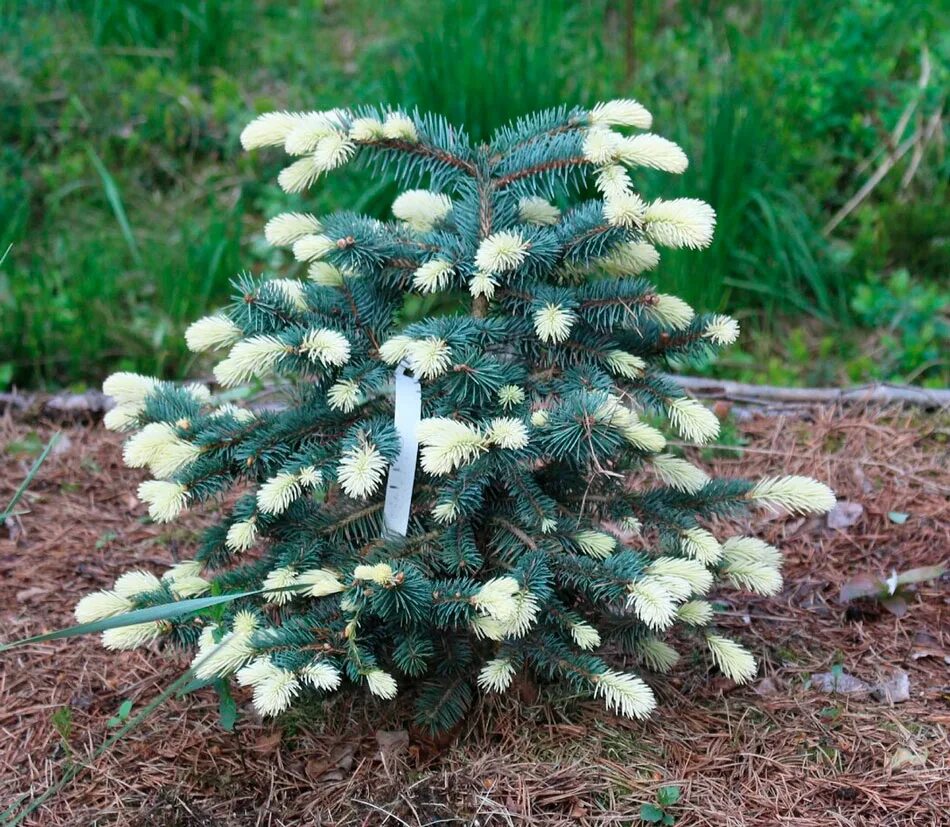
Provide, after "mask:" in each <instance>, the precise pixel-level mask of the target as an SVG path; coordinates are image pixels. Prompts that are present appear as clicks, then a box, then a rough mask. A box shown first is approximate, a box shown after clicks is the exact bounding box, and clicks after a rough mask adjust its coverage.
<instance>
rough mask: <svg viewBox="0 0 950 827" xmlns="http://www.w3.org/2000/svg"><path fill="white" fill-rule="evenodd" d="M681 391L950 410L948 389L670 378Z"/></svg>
mask: <svg viewBox="0 0 950 827" xmlns="http://www.w3.org/2000/svg"><path fill="white" fill-rule="evenodd" d="M668 378H669V379H670V380H671V381H673V382H676V383H677V384H678V385H680V386H681V387H682V388H683V389H684V390H687V391H689V392H690V393H691V394H693V395H695V396H701V397H706V398H711V399H724V400H727V401H731V402H748V403H752V404H760V405H765V404H775V403H780V404H787V405H818V404H831V403H836V402H838V403H846V404H867V403H875V404H891V403H899V404H902V405H914V406H917V407H921V408H950V389H939V390H938V389H935V388H934V389H931V388H917V387H913V386H911V385H896V384H889V383H883V382H875V383H872V384H868V385H861V386H859V387H854V388H784V387H776V386H773V385H751V384H746V383H743V382H732V381H729V380H727V379H707V378H705V377H701V376H669V377H668Z"/></svg>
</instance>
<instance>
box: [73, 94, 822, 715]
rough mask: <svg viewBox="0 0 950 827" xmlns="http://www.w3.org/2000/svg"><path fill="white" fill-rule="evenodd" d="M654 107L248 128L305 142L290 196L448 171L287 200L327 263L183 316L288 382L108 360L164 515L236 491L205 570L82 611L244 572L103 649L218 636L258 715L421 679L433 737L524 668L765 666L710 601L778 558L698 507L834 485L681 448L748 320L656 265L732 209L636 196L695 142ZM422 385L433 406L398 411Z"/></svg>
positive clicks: (227, 364)
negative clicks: (436, 301)
mask: <svg viewBox="0 0 950 827" xmlns="http://www.w3.org/2000/svg"><path fill="white" fill-rule="evenodd" d="M650 125H651V116H650V114H649V113H648V112H647V111H646V110H645V109H644V108H643V107H642V106H641V105H640V104H638V103H636V102H634V101H630V100H617V101H612V102H609V103H605V104H600V105H598V106H596V107H594V108H593V109H592V110H589V111H588V110H585V109H579V108H575V109H567V108H560V109H554V110H550V111H545V112H540V113H536V114H533V115H530V116H528V117H525V118H523V119H522V120H519V121H517V122H516V123H513V124H511V125H510V126H507V127H505V128H503V129H501V130H500V131H499V132H498V133H497V134H496V135H495V137H494V139H493V140H492V141H491V143H489V144H487V145H473V144H472V143H471V142H470V141H469V139H468V138H467V136H466V134H465V132H464V131H463V130H462V129H461V128H459V127H457V126H453V125H451V124H449V123H447V122H446V121H445V120H444V119H442V118H440V117H438V116H436V115H419V114H416V113H414V114H408V113H405V112H401V111H397V110H393V111H390V110H386V111H383V110H380V109H374V108H358V109H354V110H349V109H338V110H333V111H329V112H308V113H301V114H296V113H284V112H276V113H271V114H267V115H263V116H261V117H259V118H257V120H255V121H254V122H253V123H251V124H250V125H249V126H248V127H247V129H245V131H244V133H243V135H242V141H243V144H244V146H245V147H246V148H248V149H257V148H262V147H274V146H282V147H283V148H284V150H285V151H286V152H287V153H288V154H290V155H291V156H294V157H295V159H296V160H294V161H293V162H292V163H291V164H290V166H288V167H287V168H286V169H284V170H283V172H282V173H281V174H280V177H279V181H280V184H281V186H282V187H283V188H284V190H286V191H287V192H290V193H296V192H300V191H303V190H305V189H307V188H308V187H310V186H311V185H313V184H315V183H316V182H317V181H318V179H319V178H321V177H322V176H323V175H324V174H325V173H327V172H329V171H330V170H333V169H335V168H337V167H340V166H342V165H344V164H347V163H354V162H357V163H361V164H368V165H369V166H371V167H372V168H374V169H377V170H378V171H379V172H380V174H383V173H386V174H391V175H394V176H395V177H396V179H397V180H398V181H399V182H400V183H401V184H402V185H403V186H405V187H418V186H422V185H424V186H425V187H427V188H426V189H407V190H406V191H405V192H403V193H402V194H401V195H400V196H399V197H398V198H397V199H396V201H395V202H394V204H393V207H392V211H393V215H394V220H392V221H387V222H383V221H377V220H376V219H372V218H368V217H365V216H362V215H358V214H356V213H353V212H348V211H340V212H335V213H332V214H330V215H324V216H314V215H311V214H309V213H297V212H293V213H285V214H283V215H278V216H277V217H276V218H273V219H272V220H271V221H270V222H268V224H267V226H266V228H265V235H266V237H267V239H268V241H269V242H270V243H271V244H273V245H276V246H279V247H287V248H290V249H291V250H292V252H293V256H294V258H295V259H296V260H297V261H299V262H304V263H305V265H306V268H307V269H306V276H307V277H306V278H305V279H296V278H295V279H287V278H267V277H262V278H258V277H253V276H250V275H244V276H241V277H239V278H238V279H237V280H236V281H235V282H234V298H233V301H232V303H231V304H230V305H229V306H228V307H227V308H226V309H225V310H224V311H222V312H221V313H219V314H217V315H214V316H211V317H209V318H205V319H202V320H200V321H197V322H195V323H194V324H193V325H192V326H191V327H190V328H189V329H188V332H187V341H188V345H189V346H190V347H191V349H192V350H195V351H209V350H217V351H221V353H222V355H223V358H221V360H220V361H219V362H218V363H217V366H216V367H215V369H214V374H215V378H216V380H217V383H218V384H219V385H220V386H221V387H222V388H233V387H235V386H238V385H242V384H245V383H249V382H252V381H258V380H260V381H263V382H264V383H266V385H267V387H269V388H273V390H274V391H275V392H276V393H277V395H276V396H275V395H274V393H272V394H271V395H270V397H269V401H270V402H271V403H273V402H274V401H279V404H269V405H268V406H267V407H259V408H256V409H253V410H252V409H248V408H246V407H237V406H235V405H234V404H232V403H230V402H220V401H218V400H216V398H215V397H214V396H213V395H212V394H211V392H210V391H209V389H208V388H206V387H204V386H201V385H185V386H177V385H173V384H170V383H166V382H161V381H157V380H154V379H150V378H147V377H142V376H138V375H134V374H128V373H120V374H115V375H114V376H112V377H110V378H109V379H108V380H107V381H106V383H105V386H104V389H105V392H106V393H107V394H108V395H110V396H112V397H113V398H114V399H115V401H116V403H117V404H116V407H115V408H114V409H113V410H112V411H110V412H109V414H108V416H107V423H106V424H107V425H108V426H109V427H111V428H114V429H117V430H121V431H127V432H130V433H131V434H132V435H131V436H130V438H129V439H128V441H127V442H126V444H125V454H124V455H125V460H126V462H127V463H128V464H129V465H130V466H132V467H134V468H140V467H147V468H148V469H149V470H150V472H151V474H152V475H153V476H154V479H152V480H149V481H146V482H143V483H142V484H141V486H140V487H139V496H140V498H141V499H142V500H143V501H144V502H146V503H147V504H148V506H149V513H150V515H151V517H152V518H153V519H155V520H158V521H170V520H174V519H175V518H177V517H178V516H179V514H180V513H181V512H182V511H183V510H184V509H191V508H196V507H199V506H200V505H201V504H202V503H205V502H207V501H209V500H217V499H219V498H221V497H222V495H226V494H229V493H230V492H234V495H233V496H230V497H228V498H226V499H225V500H224V501H225V502H226V503H227V510H226V511H225V515H224V516H223V517H222V518H221V520H220V522H219V523H218V524H217V525H214V526H213V527H212V528H210V529H208V530H207V531H206V532H205V533H204V536H203V539H202V540H201V542H200V545H199V546H198V548H197V549H196V551H195V553H194V555H193V556H194V559H193V560H189V561H186V562H181V563H179V564H177V565H175V566H174V567H173V568H171V569H170V570H169V571H167V572H165V573H164V574H163V575H162V576H161V577H160V578H159V577H157V576H156V575H154V574H151V573H149V572H146V571H132V572H129V573H127V574H125V575H123V576H121V577H120V578H119V579H118V580H117V581H116V582H115V584H114V585H113V587H112V588H111V589H109V590H106V591H101V592H96V593H94V594H92V595H89V596H87V597H85V598H84V599H83V600H82V601H81V602H80V603H79V605H78V606H77V610H76V614H77V617H78V618H79V620H81V621H90V620H95V619H99V618H104V617H110V616H113V615H118V614H121V613H124V612H127V611H129V610H131V609H133V608H143V607H148V606H155V605H158V604H162V603H168V602H169V601H173V600H178V599H182V598H186V597H193V596H197V595H204V594H216V595H228V594H237V593H246V592H250V593H251V594H250V595H247V596H245V597H242V598H240V599H235V600H234V601H233V602H232V603H229V604H225V606H224V608H223V610H222V608H221V607H220V606H218V607H216V608H215V610H214V612H212V613H208V614H202V613H197V614H192V615H188V616H185V617H183V618H177V619H174V620H162V621H155V622H148V623H138V624H136V625H131V626H125V627H120V628H115V629H110V630H109V631H107V632H105V633H104V643H105V645H106V646H107V647H109V648H112V649H126V648H131V647H135V646H140V645H143V644H147V643H150V642H152V641H154V640H158V639H161V640H165V641H168V642H170V643H172V644H174V645H177V646H182V647H187V648H190V649H194V650H196V655H195V663H194V667H195V670H196V672H197V675H198V677H199V678H204V679H209V680H210V679H217V678H222V677H225V676H228V675H232V674H233V675H234V676H235V677H236V679H237V681H238V683H240V684H242V685H248V686H251V687H253V695H254V703H255V705H256V707H257V709H258V710H259V711H260V712H261V713H262V714H276V713H279V712H281V711H283V710H285V709H287V708H288V707H289V706H290V705H291V704H293V703H294V702H295V701H297V700H298V699H302V698H304V697H305V696H308V695H311V694H314V693H317V694H319V693H326V692H332V691H334V690H338V689H347V690H350V691H352V690H353V689H355V688H358V687H360V686H362V685H364V684H365V686H366V688H367V689H368V690H369V691H370V692H371V693H373V694H374V695H377V696H379V697H381V698H387V699H388V698H393V697H395V696H396V695H397V693H400V692H402V691H409V692H412V693H414V694H415V698H416V700H415V704H416V715H417V718H418V721H419V723H420V724H423V725H428V726H430V727H432V728H434V729H439V728H445V727H448V726H450V725H452V724H453V723H455V722H456V721H458V720H459V719H460V717H461V716H462V715H463V714H464V713H465V711H466V710H467V709H468V708H469V707H470V706H471V704H472V701H473V698H474V697H475V694H476V692H479V691H481V692H501V691H504V690H505V689H507V688H508V687H509V686H510V685H511V684H512V681H513V680H514V679H515V677H516V676H517V675H518V674H519V673H522V672H524V673H527V674H530V675H533V676H534V677H535V678H537V679H540V680H543V681H561V682H563V683H565V684H567V685H568V686H569V687H570V688H571V689H573V690H577V691H581V692H587V693H590V694H592V695H594V696H597V697H600V698H602V699H603V700H604V702H605V703H606V705H607V706H608V707H609V708H610V709H612V710H616V711H618V712H619V713H621V714H624V715H628V716H635V717H642V716H645V715H646V714H647V713H649V712H650V711H651V709H653V707H654V703H655V702H654V697H653V693H652V692H651V690H650V688H649V686H648V685H647V683H645V682H644V681H643V680H642V678H641V677H639V676H638V671H639V670H647V671H649V672H664V671H666V670H668V669H669V668H670V667H671V666H672V665H673V664H674V663H675V662H676V660H677V658H678V657H679V655H678V652H679V651H682V650H683V649H686V648H688V647H693V646H698V647H699V648H701V649H702V650H704V651H706V652H708V655H709V656H710V658H711V660H712V661H713V662H714V663H715V664H716V665H718V667H719V668H720V669H721V670H722V671H723V672H724V673H725V674H726V675H728V676H729V677H730V678H732V679H734V680H737V681H746V680H748V679H750V678H751V677H752V676H753V675H754V673H755V671H756V665H755V662H754V660H753V658H752V657H751V655H750V654H749V653H748V652H746V651H745V650H744V649H743V648H742V647H741V646H740V645H739V644H737V643H735V642H734V641H732V640H730V639H729V638H727V637H724V636H722V635H720V634H718V633H717V632H715V631H714V629H713V627H712V626H711V624H712V622H713V620H714V611H713V608H712V606H711V604H710V603H709V602H707V601H706V600H705V599H704V596H705V595H707V594H708V592H709V591H710V590H711V589H713V588H714V587H717V586H720V587H724V588H741V589H750V590H752V591H755V592H759V593H762V594H773V593H775V592H776V591H777V590H778V589H779V588H780V586H781V582H782V581H781V575H780V562H781V558H780V554H779V552H778V551H777V550H776V549H774V548H772V547H771V546H768V545H766V544H765V543H763V542H762V541H760V540H757V539H755V538H752V537H730V538H717V537H715V536H714V535H713V534H712V533H711V532H710V531H709V530H708V528H707V527H704V522H705V521H707V520H709V518H714V517H719V516H725V515H733V514H736V513H738V512H742V511H744V510H746V509H749V508H755V507H767V508H785V509H788V510H791V511H796V512H802V513H804V512H816V511H825V510H827V509H828V508H830V507H831V505H832V504H833V503H834V497H833V495H832V493H831V491H830V490H829V489H828V488H826V487H825V486H824V485H821V484H820V483H817V482H815V481H813V480H810V479H806V478H803V477H790V476H785V477H782V476H776V477H772V478H769V479H765V480H760V481H757V482H752V481H746V480H740V479H711V478H710V477H709V476H708V475H707V474H706V473H705V472H704V471H702V470H701V469H699V468H697V467H695V466H694V465H692V464H691V463H689V462H688V461H686V460H685V459H683V458H681V457H680V456H677V454H676V453H675V452H674V451H672V450H671V449H670V447H669V445H668V439H669V438H670V437H671V436H674V437H675V438H678V439H680V440H683V441H685V442H688V443H694V444H703V443H705V442H708V441H709V440H711V439H713V438H715V437H716V435H717V432H718V427H719V426H718V422H717V419H716V417H715V416H713V414H712V413H710V412H709V411H708V410H707V409H706V408H704V407H703V406H702V405H700V404H699V403H698V402H696V401H694V400H693V399H691V398H689V397H688V396H686V395H685V393H684V392H683V390H682V389H681V388H680V387H679V386H678V385H677V384H676V382H675V381H673V380H672V379H670V378H669V376H667V375H666V373H665V372H664V371H665V369H667V368H668V366H669V364H670V360H671V359H675V360H677V361H682V360H683V359H687V358H689V357H691V356H698V355H704V354H708V353H710V352H715V351H717V350H718V349H719V348H721V347H723V346H725V345H728V344H730V343H732V342H733V341H734V340H735V338H736V336H737V335H738V331H739V328H738V325H737V323H736V322H735V321H734V320H733V319H731V318H729V317H727V316H722V315H697V314H696V313H695V312H694V311H693V310H692V309H691V308H690V307H689V306H688V305H687V304H685V303H684V302H683V301H681V300H680V299H678V298H676V297H674V296H670V295H666V294H664V293H663V292H660V291H659V290H658V289H657V288H656V287H655V286H654V285H653V284H652V283H651V282H650V281H648V280H646V279H645V278H642V277H641V274H642V273H644V272H645V271H648V270H651V269H654V268H655V267H656V266H657V265H658V263H659V261H660V254H659V252H658V251H657V247H658V246H665V247H688V248H694V249H697V248H702V247H706V246H707V245H708V244H709V243H710V241H711V239H712V235H713V228H714V223H715V217H714V213H713V210H712V209H711V208H710V207H709V205H707V204H705V203H703V202H701V201H697V200H693V199H686V198H681V199H676V200H672V201H663V200H653V201H649V200H645V198H644V197H642V196H641V194H639V192H638V189H637V186H636V180H635V175H636V173H637V171H638V170H642V169H644V168H651V169H658V170H663V171H666V172H671V173H677V172H682V171H683V169H684V168H685V167H686V163H687V161H686V156H685V155H684V154H683V152H682V150H681V149H680V148H679V147H678V146H676V145H675V144H673V143H671V142H670V141H667V140H665V139H663V138H661V137H658V136H656V135H653V134H650V133H648V132H642V131H640V132H635V131H636V130H646V129H649V127H650ZM631 132H635V134H629V133H631ZM582 193H591V194H596V196H597V197H594V198H588V197H586V196H585V197H582V196H581V194H582ZM696 277H697V278H702V269H701V266H699V267H698V268H697V274H696ZM412 292H415V293H423V294H430V293H447V294H451V295H453V296H455V297H456V299H457V306H458V308H459V310H458V312H457V313H455V314H453V315H444V316H439V317H434V318H427V319H425V320H423V321H418V322H414V323H411V324H408V325H407V326H402V327H400V326H399V324H398V319H399V315H400V309H401V307H402V305H403V302H404V299H405V296H406V294H407V293H412ZM395 373H399V377H398V378H397V379H396V392H395V393H394V390H393V388H394V375H395ZM400 381H402V382H403V383H404V384H403V386H402V390H400V389H399V388H400V384H399V383H400ZM400 393H404V394H407V395H408V396H407V398H408V399H409V405H408V406H407V408H406V410H407V411H408V413H407V414H405V415H398V414H397V415H394V409H396V408H398V407H399V404H400V403H399V401H398V399H399V394H400ZM418 395H421V402H419V401H418ZM413 397H415V398H416V400H417V401H416V403H415V404H416V405H420V404H421V413H419V414H418V416H417V415H416V414H414V413H413V410H412V399H413ZM394 400H395V401H394ZM417 445H418V446H419V447H420V450H419V452H418V467H417V455H416V451H417ZM394 463H399V464H400V465H401V468H400V473H399V474H398V475H395V474H393V471H392V468H393V465H394ZM387 479H388V480H389V482H388V484H387ZM387 498H388V499H390V500H391V501H393V502H395V501H396V500H401V502H402V504H403V507H404V508H405V507H408V511H409V514H408V518H407V519H403V520H401V521H400V520H399V519H398V517H397V518H396V519H395V520H394V519H393V518H392V517H391V516H390V503H388V502H387ZM398 511H399V506H398V505H396V506H394V507H393V509H392V512H393V513H396V512H398Z"/></svg>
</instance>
